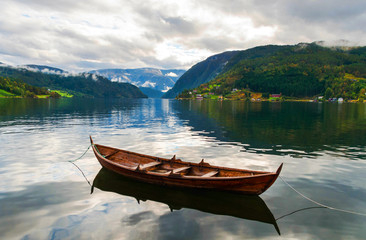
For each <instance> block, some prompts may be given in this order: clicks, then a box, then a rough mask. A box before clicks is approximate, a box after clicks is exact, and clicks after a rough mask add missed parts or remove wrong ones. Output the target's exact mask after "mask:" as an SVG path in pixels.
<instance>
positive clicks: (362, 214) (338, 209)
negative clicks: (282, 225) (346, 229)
mask: <svg viewBox="0 0 366 240" xmlns="http://www.w3.org/2000/svg"><path fill="white" fill-rule="evenodd" d="M279 177H280V178H281V180H282V181H283V182H284V183H286V184H287V186H289V187H290V188H291V189H292V190H294V191H295V192H296V193H297V194H299V195H300V196H301V197H303V198H305V199H307V200H308V201H310V202H312V203H314V204H316V205H318V206H321V207H323V208H328V209H330V210H334V211H339V212H344V213H350V214H355V215H360V216H366V214H365V213H359V212H354V211H348V210H344V209H340V208H335V207H331V206H328V205H325V204H322V203H320V202H317V201H315V200H313V199H311V198H309V197H307V196H305V195H304V194H302V193H301V192H299V191H298V190H296V189H295V188H294V187H293V186H291V185H290V184H289V183H288V182H287V181H285V179H283V178H282V177H281V176H279Z"/></svg>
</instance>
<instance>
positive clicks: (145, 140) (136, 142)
mask: <svg viewBox="0 0 366 240" xmlns="http://www.w3.org/2000/svg"><path fill="white" fill-rule="evenodd" d="M89 135H92V136H93V138H94V141H95V142H96V143H98V144H102V145H110V146H114V147H118V148H123V149H127V150H131V151H136V152H141V153H145V154H150V155H156V156H161V157H167V158H170V157H172V156H173V155H174V154H176V155H177V157H178V158H181V159H183V160H185V161H192V162H199V161H200V160H201V159H202V158H204V159H205V160H206V161H207V162H209V163H211V164H215V165H222V166H227V167H238V168H250V169H255V170H265V171H275V170H276V168H277V167H278V166H279V165H280V164H281V163H282V162H283V163H284V168H283V170H282V173H281V176H282V177H283V178H284V179H285V180H286V181H287V182H289V183H290V184H291V185H292V186H294V187H295V188H296V189H297V190H299V191H300V192H302V193H304V194H305V195H306V196H308V197H311V198H312V199H314V200H316V201H319V202H321V203H323V204H326V205H330V206H333V207H336V208H342V209H346V210H350V211H355V212H359V213H366V185H365V182H366V174H365V169H366V146H365V143H366V104H347V103H343V104H338V103H290V102H283V103H268V102H263V103H247V102H235V101H233V102H231V101H230V102H229V101H223V102H216V101H177V100H161V99H142V100H140V99H138V100H105V99H55V100H52V99H51V100H48V99H39V100H37V99H35V100H31V99H0V143H1V151H0V179H1V181H0V238H1V239H142V238H145V239H243V238H245V239H364V237H365V236H366V230H365V226H366V217H365V216H360V215H354V214H349V213H344V212H337V211H333V210H329V209H325V208H319V206H317V205H315V204H314V203H312V202H310V201H308V200H306V199H304V198H302V197H301V196H299V195H298V194H296V193H295V192H294V191H293V190H292V189H290V188H289V187H288V186H287V185H286V184H285V183H284V182H283V181H281V179H278V180H277V181H276V182H275V184H274V185H273V186H272V187H271V188H270V189H269V190H268V191H267V192H265V193H264V194H262V195H261V196H260V197H247V196H238V195H235V194H220V193H214V192H213V193H212V192H209V193H205V192H204V193H202V192H200V191H198V192H197V191H196V192H195V191H193V192H192V191H185V190H184V191H183V190H182V191H181V190H174V189H164V188H161V187H157V186H150V185H146V184H142V183H136V182H131V181H129V180H126V179H123V178H119V177H118V176H116V175H115V174H113V173H110V172H108V171H106V170H103V169H102V170H101V166H100V165H99V163H98V162H97V160H96V158H95V157H94V156H93V154H92V152H91V151H90V150H89V151H88V152H87V153H86V154H85V156H84V157H83V158H82V159H80V160H78V161H77V162H76V164H77V166H79V167H80V169H82V171H83V173H84V174H85V176H86V178H87V179H88V180H89V181H90V183H91V185H93V187H91V186H89V184H88V183H87V181H86V180H85V179H84V177H83V175H82V174H81V172H80V171H79V170H78V169H77V168H76V167H75V166H74V165H73V164H71V163H69V162H68V161H69V160H73V159H76V158H77V157H79V156H80V155H82V154H83V152H84V151H85V150H86V149H87V147H88V146H89V145H90V143H89ZM91 193H92V194H91ZM276 219H277V220H276ZM279 233H280V234H281V235H279Z"/></svg>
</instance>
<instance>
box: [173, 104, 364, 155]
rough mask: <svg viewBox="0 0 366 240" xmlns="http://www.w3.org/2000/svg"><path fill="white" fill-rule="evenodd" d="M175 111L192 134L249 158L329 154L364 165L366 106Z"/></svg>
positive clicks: (237, 106) (206, 107)
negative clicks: (238, 148) (234, 146)
mask: <svg viewBox="0 0 366 240" xmlns="http://www.w3.org/2000/svg"><path fill="white" fill-rule="evenodd" d="M173 109H174V110H175V111H176V112H177V113H176V114H177V115H178V117H179V118H181V119H183V120H188V123H187V124H188V125H190V126H192V127H193V128H192V130H193V131H197V132H198V133H199V134H203V135H205V136H211V137H215V138H217V139H219V140H222V141H229V142H238V144H243V147H244V148H245V149H246V151H249V152H256V153H268V154H276V155H284V154H286V155H287V154H290V155H292V156H294V157H301V156H303V155H306V156H310V157H311V156H312V155H316V154H317V153H316V152H317V151H322V150H328V149H331V150H332V151H336V152H340V155H342V154H346V155H347V156H348V157H351V158H362V159H366V156H364V155H363V154H360V152H362V148H364V143H365V142H366V118H365V114H366V107H365V105H364V104H318V103H296V102H284V103H269V102H259V103H250V102H242V101H223V102H217V101H179V102H175V103H174V104H173ZM345 146H346V147H345ZM334 148H335V149H334ZM338 148H339V149H338ZM360 149H361V151H360Z"/></svg>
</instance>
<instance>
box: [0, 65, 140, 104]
mask: <svg viewBox="0 0 366 240" xmlns="http://www.w3.org/2000/svg"><path fill="white" fill-rule="evenodd" d="M29 68H30V67H29V66H26V67H12V66H8V65H0V76H2V77H8V78H11V79H15V80H17V79H18V80H21V81H22V82H24V83H26V84H29V85H32V86H36V87H45V88H50V89H54V90H64V91H68V92H70V93H72V94H73V95H75V96H83V97H113V98H146V95H145V94H143V93H142V92H141V91H140V89H138V88H137V87H136V86H133V85H131V84H129V83H117V82H111V81H109V80H108V79H107V78H105V77H102V76H98V75H95V74H90V73H80V74H71V73H67V72H65V71H63V70H61V69H60V70H61V71H58V70H57V69H56V68H51V67H47V66H41V67H39V66H38V67H37V68H39V69H40V71H37V68H32V69H31V70H29ZM45 69H48V70H45ZM55 69H56V70H57V72H62V73H61V74H54V73H51V72H52V71H55ZM44 72H47V74H46V73H44Z"/></svg>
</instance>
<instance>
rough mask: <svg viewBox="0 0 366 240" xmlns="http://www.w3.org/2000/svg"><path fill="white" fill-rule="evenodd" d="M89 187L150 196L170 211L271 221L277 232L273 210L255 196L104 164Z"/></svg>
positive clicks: (146, 197)
mask: <svg viewBox="0 0 366 240" xmlns="http://www.w3.org/2000/svg"><path fill="white" fill-rule="evenodd" d="M93 187H96V188H98V189H100V190H102V191H109V192H115V193H118V194H122V195H126V196H131V197H134V198H136V199H137V201H140V200H142V201H146V200H152V201H156V202H161V203H165V204H167V205H168V206H169V208H170V209H171V210H172V211H173V210H179V209H181V208H191V209H196V210H199V211H203V212H208V213H212V214H218V215H228V216H233V217H238V218H243V219H248V220H253V221H259V222H263V223H269V224H273V226H274V227H275V229H276V231H277V232H278V233H279V234H280V230H279V228H278V226H277V223H276V220H275V218H274V217H273V214H272V213H271V211H270V210H269V208H268V207H267V205H266V204H265V202H264V201H263V200H262V199H261V198H260V197H258V196H246V195H241V194H235V193H227V192H217V191H203V190H193V189H174V188H169V187H163V186H158V185H152V184H147V183H142V182H137V181H133V180H130V179H127V178H124V177H122V176H120V175H118V174H116V173H114V172H111V171H109V170H107V169H104V168H102V169H101V170H100V171H99V173H98V175H97V176H96V177H95V179H94V182H93ZM92 191H93V190H92Z"/></svg>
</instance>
